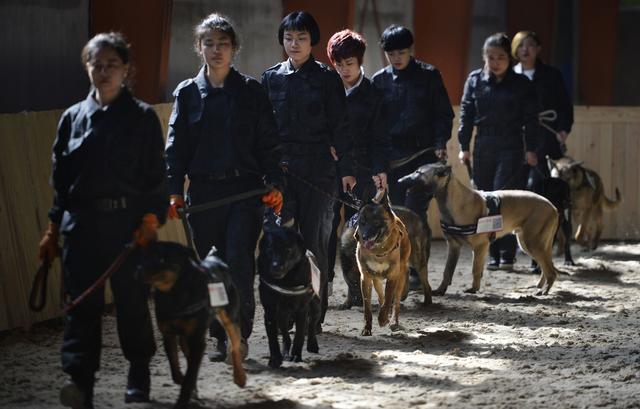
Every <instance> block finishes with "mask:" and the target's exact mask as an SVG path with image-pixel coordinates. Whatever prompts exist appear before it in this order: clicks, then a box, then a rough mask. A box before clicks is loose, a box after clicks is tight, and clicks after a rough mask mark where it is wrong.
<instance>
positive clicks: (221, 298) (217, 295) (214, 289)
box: [208, 283, 229, 307]
mask: <svg viewBox="0 0 640 409" xmlns="http://www.w3.org/2000/svg"><path fill="white" fill-rule="evenodd" d="M208 286H209V303H210V304H211V306H212V307H224V306H225V305H227V304H229V297H227V290H225V289H224V284H223V283H209V284H208Z"/></svg>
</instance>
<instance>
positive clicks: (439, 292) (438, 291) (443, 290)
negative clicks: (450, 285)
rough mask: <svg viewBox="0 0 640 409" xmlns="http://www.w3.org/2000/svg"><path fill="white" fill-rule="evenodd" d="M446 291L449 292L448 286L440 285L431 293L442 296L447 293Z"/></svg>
mask: <svg viewBox="0 0 640 409" xmlns="http://www.w3.org/2000/svg"><path fill="white" fill-rule="evenodd" d="M446 292H447V287H444V288H441V287H438V288H436V289H435V290H433V291H431V295H435V296H436V297H440V296H443V295H444V293H446Z"/></svg>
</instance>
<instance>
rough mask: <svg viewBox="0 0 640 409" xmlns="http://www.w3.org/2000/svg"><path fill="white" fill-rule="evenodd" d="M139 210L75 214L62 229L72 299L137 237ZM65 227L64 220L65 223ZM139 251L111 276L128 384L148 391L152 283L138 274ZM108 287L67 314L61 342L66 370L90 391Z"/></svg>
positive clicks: (152, 349) (152, 350)
mask: <svg viewBox="0 0 640 409" xmlns="http://www.w3.org/2000/svg"><path fill="white" fill-rule="evenodd" d="M139 223H140V217H139V214H137V213H135V214H134V212H130V211H127V210H120V211H114V212H110V213H104V212H103V213H98V212H84V213H80V214H78V215H77V218H76V221H75V225H74V227H73V228H72V229H71V231H70V232H64V234H65V241H64V246H63V253H62V258H63V265H64V287H65V291H66V292H67V294H68V295H69V296H70V297H71V299H75V298H76V297H78V296H79V295H80V294H81V293H82V292H83V291H84V290H86V289H87V288H88V287H90V286H91V285H92V284H93V283H94V282H95V281H96V280H97V279H98V277H100V276H101V275H102V274H103V273H104V272H105V271H106V270H107V268H108V267H109V266H110V265H111V264H112V262H113V261H114V259H115V258H116V257H117V256H118V255H119V254H120V253H121V252H122V250H123V249H124V246H125V244H126V243H128V242H130V241H131V240H132V238H133V230H134V229H135V228H137V227H138V225H139ZM63 229H64V223H63ZM138 260H139V253H138V252H134V253H133V254H131V255H130V256H129V257H128V258H127V260H126V261H125V263H124V264H123V265H122V266H121V267H120V269H119V270H118V271H117V272H116V273H115V274H114V275H113V276H112V277H111V290H112V292H113V297H114V302H115V307H116V318H117V329H118V337H119V340H120V345H121V347H122V351H123V352H124V356H125V358H126V359H127V360H128V361H129V363H130V369H129V381H128V384H129V386H135V387H137V388H139V389H142V390H145V389H146V390H147V391H148V389H149V361H150V360H151V357H152V356H153V354H154V353H155V350H156V346H155V342H154V337H153V328H152V324H151V318H150V314H149V305H148V296H149V286H148V285H146V284H144V283H142V282H140V281H139V280H136V278H135V277H134V273H135V268H136V265H137V261H138ZM103 309H104V288H98V289H96V290H95V291H94V292H93V293H92V294H91V296H89V297H88V298H87V299H85V300H84V301H83V302H82V303H80V304H78V306H77V307H76V308H74V309H73V310H71V311H70V313H69V314H68V315H67V317H66V326H65V331H64V338H63V343H62V351H61V352H62V357H61V358H62V369H63V370H64V371H65V372H66V373H68V374H69V375H71V377H72V379H73V380H74V381H75V382H76V383H78V384H79V385H81V386H82V387H85V388H88V389H89V390H90V389H91V388H92V387H93V383H94V379H95V378H94V373H95V372H96V371H97V370H98V369H99V367H100V350H101V346H102V336H101V331H102V314H103Z"/></svg>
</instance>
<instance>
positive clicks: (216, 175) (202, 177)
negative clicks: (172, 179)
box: [189, 169, 241, 182]
mask: <svg viewBox="0 0 640 409" xmlns="http://www.w3.org/2000/svg"><path fill="white" fill-rule="evenodd" d="M240 175H241V173H240V171H239V170H238V169H228V170H221V171H217V172H212V173H201V174H197V175H189V180H191V181H194V182H214V181H220V180H225V179H233V178H237V177H239V176H240Z"/></svg>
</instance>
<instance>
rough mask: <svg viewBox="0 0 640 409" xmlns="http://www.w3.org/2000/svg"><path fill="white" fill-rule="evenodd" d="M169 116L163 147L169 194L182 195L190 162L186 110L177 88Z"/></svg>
mask: <svg viewBox="0 0 640 409" xmlns="http://www.w3.org/2000/svg"><path fill="white" fill-rule="evenodd" d="M174 95H176V99H175V101H174V103H173V108H172V110H171V117H170V118H169V131H168V134H167V145H166V148H165V154H166V160H167V180H168V184H169V194H172V195H184V178H185V175H186V174H187V171H188V166H189V162H190V156H191V155H190V153H189V143H188V142H189V141H188V136H189V135H188V126H187V125H188V120H187V118H188V112H186V111H187V110H186V107H185V106H184V103H183V102H182V100H183V97H182V96H181V94H180V90H178V91H177V92H176V93H175V94H174Z"/></svg>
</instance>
